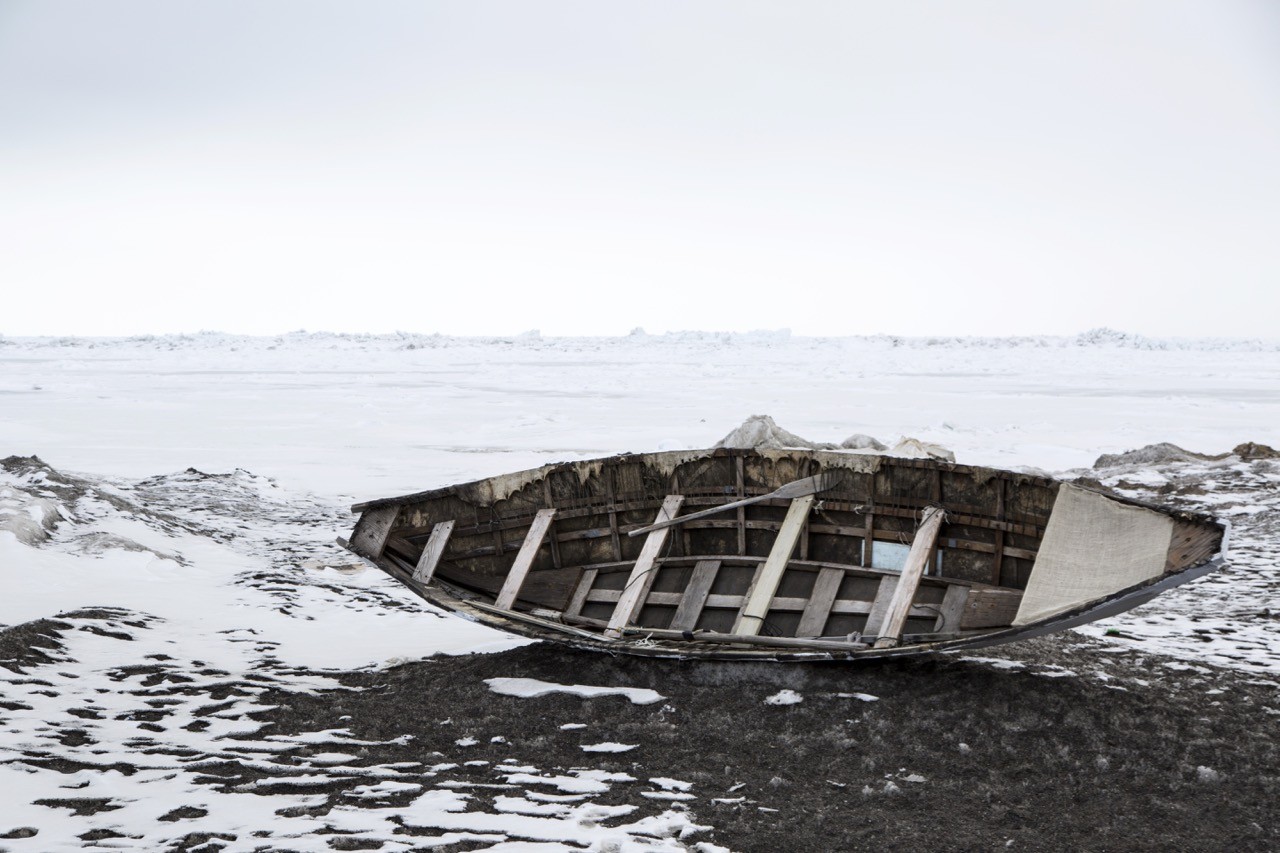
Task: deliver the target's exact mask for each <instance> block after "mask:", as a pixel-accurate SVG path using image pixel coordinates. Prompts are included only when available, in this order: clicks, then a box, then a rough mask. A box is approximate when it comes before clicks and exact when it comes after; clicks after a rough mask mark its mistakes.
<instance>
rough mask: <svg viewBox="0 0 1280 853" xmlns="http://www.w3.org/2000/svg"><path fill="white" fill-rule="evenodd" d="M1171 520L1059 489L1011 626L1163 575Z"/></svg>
mask: <svg viewBox="0 0 1280 853" xmlns="http://www.w3.org/2000/svg"><path fill="white" fill-rule="evenodd" d="M1172 537H1173V519H1172V518H1170V517H1169V516H1167V515H1164V514H1162V513H1158V512H1154V511H1152V510H1149V509H1144V508H1142V507H1137V506H1130V505H1128V504H1122V503H1119V502H1118V501H1113V500H1111V499H1109V498H1107V497H1105V496H1103V495H1100V494H1098V493H1096V492H1090V491H1087V490H1085V489H1081V488H1079V487H1077V486H1071V485H1067V484H1066V483H1064V484H1063V485H1062V486H1061V488H1060V489H1059V490H1058V498H1057V500H1056V501H1055V502H1054V505H1053V512H1052V514H1050V516H1049V524H1048V526H1047V527H1046V528H1045V534H1044V540H1043V541H1042V542H1041V543H1040V551H1039V553H1038V554H1037V555H1036V562H1035V566H1034V567H1033V569H1032V571H1031V578H1030V580H1029V581H1028V583H1027V589H1026V592H1025V593H1023V596H1022V604H1021V606H1019V608H1018V615H1017V617H1015V618H1014V620H1013V624H1014V625H1026V624H1027V623H1029V622H1035V621H1038V620H1040V619H1044V618H1047V617H1049V616H1055V615H1057V614H1059V613H1064V612H1066V611H1068V610H1072V609H1074V608H1076V607H1079V606H1080V605H1082V604H1086V603H1088V602H1090V601H1094V600H1096V599H1099V598H1106V597H1107V596H1110V595H1112V594H1114V593H1117V592H1119V591H1120V590H1122V589H1126V588H1128V587H1131V586H1134V585H1136V584H1140V583H1142V582H1143V581H1147V580H1151V579H1153V578H1157V577H1159V576H1160V575H1162V574H1163V573H1164V567H1165V562H1166V560H1167V559H1168V553H1169V542H1170V540H1171V539H1172Z"/></svg>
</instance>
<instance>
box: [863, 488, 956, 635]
mask: <svg viewBox="0 0 1280 853" xmlns="http://www.w3.org/2000/svg"><path fill="white" fill-rule="evenodd" d="M944 517H945V513H943V511H942V510H941V509H940V508H939V507H929V508H928V509H926V510H925V511H924V516H923V517H922V518H921V519H920V526H919V527H918V528H916V535H915V538H914V539H912V540H911V550H910V551H909V552H907V560H906V562H905V563H904V564H903V566H902V574H901V575H900V576H899V578H898V585H897V587H895V588H894V590H893V600H892V601H890V602H889V609H888V611H887V612H886V613H885V616H884V623H883V624H882V625H881V626H880V634H879V637H878V639H877V640H876V642H875V647H876V648H877V649H887V648H892V647H893V646H896V645H898V643H899V642H900V641H901V638H902V629H903V628H904V627H905V626H906V624H907V615H908V611H910V610H911V600H912V599H914V598H915V596H916V590H917V589H918V588H919V587H920V578H922V577H923V576H924V570H925V567H926V565H927V564H928V562H929V555H930V554H931V553H933V544H934V542H936V541H937V539H938V530H939V529H940V528H941V527H942V519H943V518H944Z"/></svg>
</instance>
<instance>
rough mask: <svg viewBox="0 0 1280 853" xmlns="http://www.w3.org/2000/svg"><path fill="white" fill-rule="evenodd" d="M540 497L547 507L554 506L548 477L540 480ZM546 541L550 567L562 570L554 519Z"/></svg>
mask: <svg viewBox="0 0 1280 853" xmlns="http://www.w3.org/2000/svg"><path fill="white" fill-rule="evenodd" d="M542 497H543V501H544V502H545V503H546V505H547V506H551V507H553V506H555V505H556V502H555V500H554V499H553V498H554V497H555V496H554V495H552V493H551V478H550V477H543V478H542ZM547 541H548V542H550V543H551V565H553V566H555V567H556V568H557V569H559V568H563V567H564V563H563V562H561V560H560V542H559V541H558V540H557V539H556V524H555V520H554V519H553V520H552V522H551V527H550V530H549V533H548V534H547Z"/></svg>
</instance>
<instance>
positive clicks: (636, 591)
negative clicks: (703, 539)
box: [605, 495, 684, 639]
mask: <svg viewBox="0 0 1280 853" xmlns="http://www.w3.org/2000/svg"><path fill="white" fill-rule="evenodd" d="M683 503H684V495H667V497H666V499H665V500H664V501H663V502H662V509H660V510H658V518H657V522H656V523H658V524H661V523H662V522H665V521H670V520H671V519H673V518H675V516H676V513H677V512H679V511H680V505H681V504H683ZM669 530H670V528H668V527H666V526H664V527H661V528H659V529H657V530H655V531H653V532H652V533H650V534H649V538H647V539H645V540H644V546H643V547H642V548H641V549H640V557H639V559H637V560H636V565H635V568H633V569H632V570H631V575H630V576H629V577H628V578H627V585H626V586H625V587H623V590H622V595H621V596H619V598H618V604H617V606H616V607H614V608H613V615H612V616H611V617H609V627H608V628H606V629H605V635H606V636H608V637H612V638H614V639H617V638H618V637H621V636H622V629H623V628H625V627H626V626H627V625H630V624H631V623H632V622H633V621H635V618H636V616H637V615H639V613H640V608H641V607H643V606H644V600H645V597H646V596H647V595H648V594H649V589H650V587H652V586H653V581H654V578H655V577H656V576H657V574H658V572H657V565H656V564H657V561H658V557H659V555H660V554H661V552H662V546H663V544H665V543H666V541H667V533H668V532H669Z"/></svg>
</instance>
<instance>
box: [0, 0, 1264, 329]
mask: <svg viewBox="0 0 1280 853" xmlns="http://www.w3.org/2000/svg"><path fill="white" fill-rule="evenodd" d="M1278 292H1280V3H1276V2H1274V1H1273V0H1203V2H1176V1H1175V0H1151V1H1150V2H1139V0H1129V1H1128V2H1124V0H1121V2H1116V0H1104V2H1096V3H1090V2H1035V3H1029V2H1021V1H1020V0H1010V2H964V3H946V2H930V3H921V2H901V1H900V0H879V2H874V3H871V2H862V3H859V2H833V3H817V2H774V3H752V2H741V0H734V1H733V2H724V3H720V2H686V0H681V1H680V2H653V0H646V2H629V3H622V2H601V0H591V2H571V3H565V2H527V0H520V2H477V0H464V2H410V3H392V2H367V0H366V2H350V3H341V4H337V3H323V2H315V0H306V2H279V0H276V2H257V0H255V1H254V2H228V0H217V2H213V0H210V2H202V3H197V2H173V0H161V2H120V0H117V1H116V2H110V3H103V2H98V1H97V0H85V2H64V0H39V2H35V0H31V1H30V2H15V0H0V294H2V296H3V298H2V299H0V334H8V335H24V334H132V333H153V332H176V331H195V330H200V329H214V330H223V331H235V332H250V333H275V332H283V331H289V330H294V329H299V328H306V329H308V330H313V331H314V330H322V329H323V330H336V331H394V330H405V331H416V332H445V333H454V334H512V333H517V332H521V331H524V330H528V329H534V328H536V329H540V330H541V331H542V332H543V334H621V333H625V332H627V331H628V330H630V329H631V328H633V327H636V326H641V327H644V328H645V329H647V330H648V331H650V332H660V331H664V330H669V329H716V330H721V329H728V330H748V329H758V328H781V327H789V328H791V329H792V330H793V331H794V332H795V333H797V334H865V333H876V332H889V333H898V334H1015V333H1016V334H1027V333H1074V332H1078V331H1082V330H1085V329H1088V328H1092V327H1095V326H1104V325H1105V326H1111V327H1113V328H1119V329H1124V330H1127V331H1134V332H1139V333H1143V334H1149V335H1248V336H1263V337H1269V338H1277V337H1280V296H1278V295H1277V293H1278Z"/></svg>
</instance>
